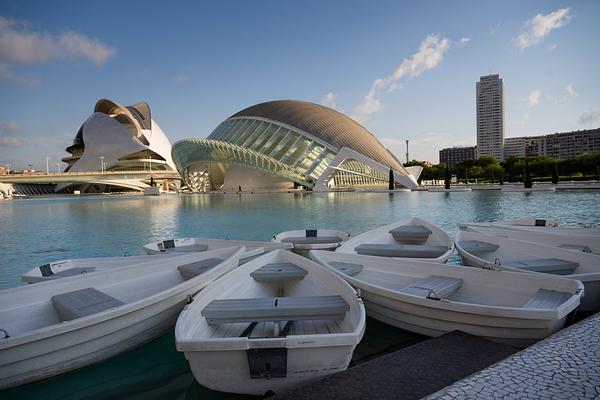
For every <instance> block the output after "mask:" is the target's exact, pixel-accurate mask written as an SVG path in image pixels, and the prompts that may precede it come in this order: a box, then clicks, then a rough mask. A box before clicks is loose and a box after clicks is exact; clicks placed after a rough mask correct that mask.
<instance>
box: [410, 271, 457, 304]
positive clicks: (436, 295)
mask: <svg viewBox="0 0 600 400" xmlns="http://www.w3.org/2000/svg"><path fill="white" fill-rule="evenodd" d="M462 282H463V281H462V279H458V278H450V277H447V276H435V275H434V276H430V277H428V278H425V279H422V280H420V281H417V282H415V283H413V284H412V285H410V286H407V287H405V288H403V289H401V290H400V292H401V293H407V294H412V295H415V296H421V297H427V298H432V299H436V300H438V299H445V298H446V297H449V296H452V295H453V294H454V293H456V291H457V290H458V289H460V287H461V286H462Z"/></svg>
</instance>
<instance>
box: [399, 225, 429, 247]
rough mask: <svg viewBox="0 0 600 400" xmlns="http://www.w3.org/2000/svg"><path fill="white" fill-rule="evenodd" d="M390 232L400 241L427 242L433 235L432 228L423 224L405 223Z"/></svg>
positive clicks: (411, 242)
mask: <svg viewBox="0 0 600 400" xmlns="http://www.w3.org/2000/svg"><path fill="white" fill-rule="evenodd" d="M389 233H390V234H391V235H392V236H393V237H394V240H395V241H397V242H399V243H409V244H421V243H425V242H426V241H427V239H429V236H430V235H431V230H430V229H429V228H426V227H424V226H422V225H403V226H399V227H397V228H394V229H392V230H391V231H389Z"/></svg>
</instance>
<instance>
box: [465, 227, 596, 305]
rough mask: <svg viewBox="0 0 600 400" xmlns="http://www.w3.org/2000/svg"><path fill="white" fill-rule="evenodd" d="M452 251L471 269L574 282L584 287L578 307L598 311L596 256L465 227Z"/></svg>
mask: <svg viewBox="0 0 600 400" xmlns="http://www.w3.org/2000/svg"><path fill="white" fill-rule="evenodd" d="M456 249H457V250H458V253H459V254H460V256H461V257H462V259H463V261H464V262H465V263H466V264H467V265H470V266H473V267H479V268H485V269H502V270H508V271H517V272H529V273H532V274H535V275H536V276H542V275H546V274H552V275H562V276H564V277H566V278H571V279H577V280H579V281H581V282H583V284H584V286H585V296H584V297H583V299H582V301H581V306H580V307H579V308H580V309H581V310H584V311H599V310H600V257H599V256H597V255H595V254H590V253H585V252H583V251H573V250H569V249H561V248H559V247H551V246H544V245H541V244H537V243H532V242H525V241H521V240H514V239H508V238H505V237H499V236H492V235H487V234H485V233H482V232H479V231H477V230H475V229H471V228H469V227H462V228H461V229H460V230H459V232H458V234H457V235H456Z"/></svg>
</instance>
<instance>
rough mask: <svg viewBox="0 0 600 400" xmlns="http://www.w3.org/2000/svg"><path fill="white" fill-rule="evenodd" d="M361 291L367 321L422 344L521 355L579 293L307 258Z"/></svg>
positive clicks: (443, 269) (465, 273) (535, 282)
mask: <svg viewBox="0 0 600 400" xmlns="http://www.w3.org/2000/svg"><path fill="white" fill-rule="evenodd" d="M310 255H311V258H312V259H314V260H315V261H317V262H319V263H320V264H322V265H324V266H326V267H327V268H329V269H330V270H331V271H333V272H336V273H337V274H339V275H340V276H341V277H343V278H344V279H345V280H346V281H347V282H348V283H350V284H351V285H352V286H354V287H355V288H357V289H360V294H361V297H362V299H363V301H364V304H365V308H366V310H367V315H368V316H369V317H371V318H374V319H377V320H379V321H382V322H384V323H387V324H390V325H392V326H395V327H398V328H401V329H405V330H408V331H411V332H416V333H419V334H422V335H427V336H439V335H442V334H444V333H446V332H451V331H453V330H460V331H463V332H466V333H469V334H472V335H476V336H480V337H483V338H486V339H489V340H493V341H495V342H499V343H504V344H507V345H509V346H513V347H525V346H528V345H529V344H532V343H534V342H536V341H538V340H540V339H543V338H545V337H547V336H549V335H551V334H552V333H553V332H556V331H557V330H559V329H561V328H562V327H563V326H564V323H565V319H566V317H567V315H568V314H569V313H570V312H572V311H573V310H575V309H576V308H577V306H578V305H579V302H580V298H581V295H582V293H583V285H582V284H581V282H578V281H576V280H573V279H564V278H559V277H554V276H535V275H531V274H522V273H513V272H504V271H485V270H482V269H476V268H469V267H461V266H446V265H441V264H438V263H431V262H425V261H414V260H396V259H389V258H384V257H372V256H360V255H353V254H343V253H338V252H335V253H328V252H322V251H312V252H311V254H310Z"/></svg>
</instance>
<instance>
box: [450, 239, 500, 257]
mask: <svg viewBox="0 0 600 400" xmlns="http://www.w3.org/2000/svg"><path fill="white" fill-rule="evenodd" d="M458 244H459V245H460V247H462V248H463V249H464V250H465V251H466V252H467V253H473V254H477V253H493V252H494V251H496V250H498V248H499V247H500V246H499V245H497V244H494V243H488V242H481V241H479V240H461V241H459V242H458Z"/></svg>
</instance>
